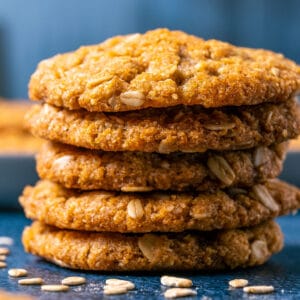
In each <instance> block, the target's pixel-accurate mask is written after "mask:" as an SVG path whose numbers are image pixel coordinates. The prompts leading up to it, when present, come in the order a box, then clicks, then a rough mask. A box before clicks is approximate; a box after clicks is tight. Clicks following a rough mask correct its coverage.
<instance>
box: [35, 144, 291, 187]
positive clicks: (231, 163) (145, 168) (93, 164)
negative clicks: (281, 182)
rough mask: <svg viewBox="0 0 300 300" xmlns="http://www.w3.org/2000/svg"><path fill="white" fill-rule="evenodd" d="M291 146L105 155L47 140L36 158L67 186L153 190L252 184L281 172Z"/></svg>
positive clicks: (41, 169) (44, 174)
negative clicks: (288, 148)
mask: <svg viewBox="0 0 300 300" xmlns="http://www.w3.org/2000/svg"><path fill="white" fill-rule="evenodd" d="M287 146H288V143H286V142H285V143H282V144H279V145H273V146H270V147H265V146H260V147H257V148H254V149H250V150H241V151H227V152H212V151H209V152H205V153H170V154H168V155H165V154H159V153H146V152H102V151H95V150H87V149H84V148H76V147H73V146H68V145H65V144H58V143H51V142H47V143H45V144H44V145H43V147H42V149H41V151H40V152H39V153H38V154H37V157H36V158H37V170H38V173H39V176H40V177H41V178H42V179H48V180H51V181H54V182H58V183H60V184H62V185H63V186H65V187H67V188H76V189H81V190H96V189H99V190H112V191H124V192H130V191H131V192H143V191H144V192H149V191H151V190H173V191H189V190H197V191H207V190H214V189H216V188H225V187H228V186H239V187H245V186H252V185H253V184H255V183H258V182H264V181H266V180H267V179H269V178H275V177H277V176H278V175H279V173H280V172H281V170H282V165H283V161H284V158H285V155H286V151H287Z"/></svg>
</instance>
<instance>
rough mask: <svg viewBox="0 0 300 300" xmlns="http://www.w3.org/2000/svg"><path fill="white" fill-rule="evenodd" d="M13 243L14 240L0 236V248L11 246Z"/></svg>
mask: <svg viewBox="0 0 300 300" xmlns="http://www.w3.org/2000/svg"><path fill="white" fill-rule="evenodd" d="M13 243H14V240H13V239H12V238H10V237H8V236H0V245H2V246H11V245H12V244H13Z"/></svg>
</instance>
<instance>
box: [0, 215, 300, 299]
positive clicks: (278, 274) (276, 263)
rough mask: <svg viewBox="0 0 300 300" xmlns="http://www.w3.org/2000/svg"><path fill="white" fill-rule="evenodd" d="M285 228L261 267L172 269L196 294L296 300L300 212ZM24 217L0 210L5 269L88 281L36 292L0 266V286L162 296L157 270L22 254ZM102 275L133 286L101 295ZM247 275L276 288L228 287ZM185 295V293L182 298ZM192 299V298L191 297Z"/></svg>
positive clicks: (75, 295)
mask: <svg viewBox="0 0 300 300" xmlns="http://www.w3.org/2000/svg"><path fill="white" fill-rule="evenodd" d="M278 221H279V223H280V225H281V226H282V229H283V232H284V233H285V248H284V250H283V251H282V252H281V253H279V254H277V255H275V256H274V257H273V258H272V259H271V260H270V261H269V262H268V263H267V264H265V265H264V266H260V267H256V268H251V269H246V270H235V271H227V272H221V273H199V272H197V273H184V274H182V273H181V274H180V273H176V275H178V276H184V277H188V278H191V279H192V280H193V282H194V287H195V289H196V290H197V292H198V296H197V298H198V299H203V300H204V299H206V300H208V299H241V298H242V299H251V300H252V299H300V236H299V232H300V222H299V221H300V216H299V215H297V216H295V217H292V216H288V217H282V218H280V219H279V220H278ZM27 224H30V221H29V220H26V219H25V217H24V216H23V215H22V213H21V212H13V211H11V212H3V211H2V212H0V236H9V237H12V238H13V239H14V244H13V245H12V246H10V249H11V254H10V255H9V256H8V259H7V264H8V268H14V267H18V268H25V269H27V270H28V272H29V276H34V277H36V276H38V277H42V278H44V279H45V281H46V283H48V284H55V283H59V282H60V280H61V279H62V278H64V277H66V276H74V275H75V276H84V277H85V278H86V279H87V284H86V285H83V286H77V287H72V288H71V289H70V291H68V292H65V293H51V292H41V291H40V287H39V286H20V285H18V284H17V279H15V278H9V277H8V276H7V269H0V289H5V290H7V291H11V292H16V293H27V294H30V295H34V296H36V297H37V298H38V299H47V300H48V299H49V300H54V299H72V300H73V299H110V298H111V299H164V298H163V291H164V290H165V288H164V287H162V286H161V285H160V282H159V279H160V275H162V274H142V273H139V274H132V273H131V274H115V273H91V272H79V271H74V270H68V269H63V268H59V267H56V266H54V265H52V264H50V263H48V262H46V261H43V260H41V259H39V258H37V257H35V256H32V255H29V254H26V253H24V250H23V248H22V245H21V241H20V236H21V232H22V229H23V228H24V226H26V225H27ZM107 278H122V279H128V280H131V281H133V282H134V283H135V285H136V290H134V291H131V292H129V293H128V294H126V295H122V296H103V293H102V292H103V284H104V281H105V279H107ZM234 278H246V279H248V280H249V283H250V284H255V285H256V284H259V285H261V284H266V285H273V286H274V287H275V289H276V292H275V293H273V294H269V295H265V296H263V295H259V296H248V295H246V294H244V293H243V292H242V291H241V290H240V289H236V290H230V289H228V281H229V280H231V279H234ZM184 299H189V298H184ZM193 299H195V298H193Z"/></svg>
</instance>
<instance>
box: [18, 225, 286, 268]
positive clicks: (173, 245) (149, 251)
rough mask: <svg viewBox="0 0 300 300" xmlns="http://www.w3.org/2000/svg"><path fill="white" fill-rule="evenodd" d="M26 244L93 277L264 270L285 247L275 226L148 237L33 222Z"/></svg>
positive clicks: (33, 249)
mask: <svg viewBox="0 0 300 300" xmlns="http://www.w3.org/2000/svg"><path fill="white" fill-rule="evenodd" d="M22 239H23V245H24V247H25V250H26V251H27V252H30V253H32V254H36V255H38V256H41V257H43V258H45V259H46V260H49V261H52V262H54V263H55V264H57V265H60V266H62V267H68V268H73V269H83V270H95V271H156V270H172V271H173V270H219V269H233V268H237V267H250V266H256V265H261V264H263V263H264V262H265V261H266V260H268V259H269V258H270V256H271V255H272V254H273V253H276V252H278V251H280V250H281V248H282V246H283V236H282V233H281V231H280V228H279V226H278V225H277V224H276V223H275V222H273V221H271V222H268V223H264V224H262V225H259V226H257V227H253V228H248V229H232V230H227V231H213V232H209V233H205V232H185V233H180V234H178V233H177V234H174V233H173V234H172V233H166V234H158V233H156V234H149V233H148V234H144V235H136V234H127V235H126V234H120V233H92V232H80V231H77V232H76V231H69V230H60V229H57V228H55V227H50V226H47V225H44V224H43V223H39V222H35V223H33V225H31V227H27V228H25V230H24V232H23V238H22Z"/></svg>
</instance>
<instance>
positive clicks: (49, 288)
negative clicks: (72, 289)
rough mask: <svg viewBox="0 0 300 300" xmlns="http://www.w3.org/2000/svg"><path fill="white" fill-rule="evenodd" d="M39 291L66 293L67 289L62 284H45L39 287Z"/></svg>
mask: <svg viewBox="0 0 300 300" xmlns="http://www.w3.org/2000/svg"><path fill="white" fill-rule="evenodd" d="M41 290H42V291H45V292H66V291H68V290H69V287H68V286H67V285H63V284H45V285H42V286H41Z"/></svg>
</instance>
